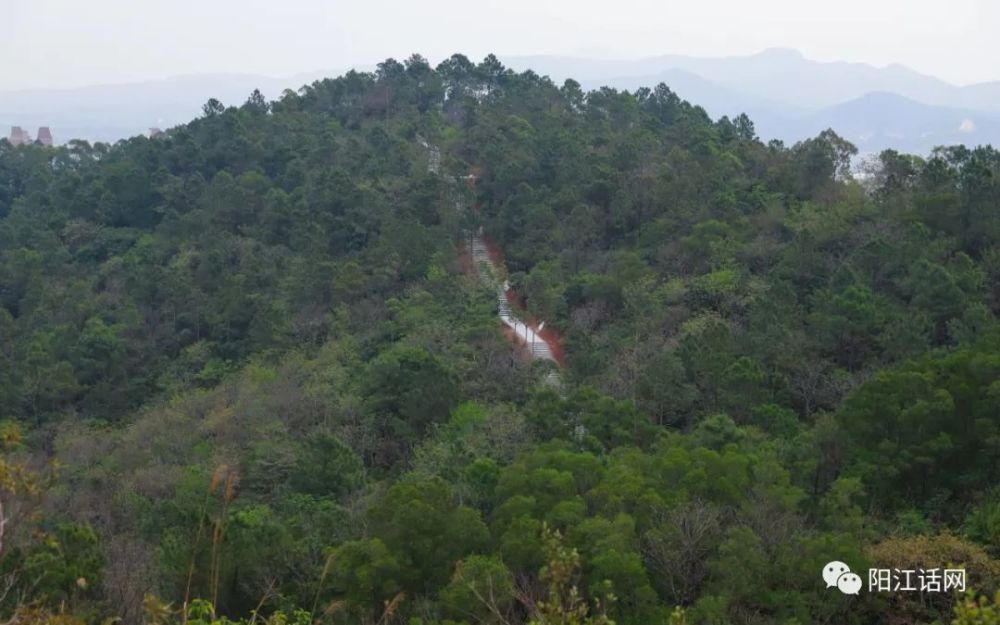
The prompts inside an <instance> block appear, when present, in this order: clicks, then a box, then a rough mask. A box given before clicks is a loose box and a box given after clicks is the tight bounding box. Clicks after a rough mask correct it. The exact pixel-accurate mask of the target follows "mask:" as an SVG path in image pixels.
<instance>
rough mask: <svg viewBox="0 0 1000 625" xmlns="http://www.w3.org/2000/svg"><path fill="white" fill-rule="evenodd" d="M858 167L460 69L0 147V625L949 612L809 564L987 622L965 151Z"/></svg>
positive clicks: (395, 66)
mask: <svg viewBox="0 0 1000 625" xmlns="http://www.w3.org/2000/svg"><path fill="white" fill-rule="evenodd" d="M423 141H426V142H428V143H429V144H431V145H433V146H435V147H437V148H439V149H440V151H441V155H442V163H441V171H440V173H433V172H431V171H429V170H428V151H427V149H425V148H424V147H423V146H422V143H423ZM855 152H856V150H855V149H854V147H853V146H852V145H850V144H849V143H848V142H846V141H844V140H842V139H841V138H839V137H838V136H836V135H835V134H834V133H832V132H830V131H827V132H824V133H822V134H820V135H819V136H817V137H816V138H814V139H810V140H808V141H804V142H802V143H799V144H796V145H794V146H790V147H787V146H784V145H781V144H780V143H770V144H764V143H762V142H761V141H759V140H758V139H757V138H756V135H755V133H754V127H753V123H752V121H751V120H750V119H749V118H747V117H746V116H740V117H738V118H736V119H732V120H730V119H727V118H722V119H721V120H718V121H713V120H712V119H710V118H709V117H708V116H707V115H706V114H705V112H704V111H703V110H702V109H701V108H699V107H697V106H695V105H693V104H689V103H687V102H684V101H682V100H680V99H679V98H678V97H677V96H676V95H675V94H674V93H673V92H671V91H670V89H669V88H668V87H666V86H664V85H660V86H658V87H656V88H655V89H651V90H650V89H640V90H638V91H636V92H634V93H630V92H617V91H614V90H609V89H605V90H601V91H593V92H589V93H585V92H583V91H582V90H581V89H580V87H579V85H578V84H577V83H575V82H573V81H567V82H566V83H565V84H563V85H561V86H558V85H555V84H553V83H552V82H551V81H549V80H548V79H546V78H543V77H540V76H538V75H536V74H534V73H531V72H525V73H515V72H512V71H510V70H508V69H505V68H504V67H503V66H502V65H501V64H500V63H499V62H498V61H497V60H496V59H495V58H494V57H492V56H490V57H487V58H486V59H485V60H484V61H482V62H481V63H479V64H473V63H471V62H470V61H468V60H467V59H466V58H465V57H462V56H460V55H456V56H454V57H452V58H451V59H449V60H447V61H445V62H443V63H442V64H441V65H439V66H438V67H437V68H431V67H430V66H429V65H428V64H427V62H426V61H425V60H423V59H422V58H421V57H419V56H413V57H411V58H410V59H409V60H407V61H406V62H405V63H398V62H396V61H393V60H388V61H386V62H384V63H382V64H380V65H379V67H378V70H377V71H376V72H375V73H373V74H359V73H349V74H347V75H345V76H342V77H340V78H337V79H328V80H323V81H319V82H316V83H314V84H313V85H312V86H310V87H307V88H304V89H302V90H301V91H300V92H298V93H293V92H286V93H285V94H284V95H283V96H282V97H281V98H280V99H278V100H276V101H274V102H268V101H266V100H265V99H264V98H263V97H261V96H260V94H259V93H254V94H252V95H251V96H250V98H249V99H248V100H247V101H246V102H245V103H243V104H241V105H239V106H231V107H227V106H224V105H223V104H221V103H219V102H217V101H215V100H211V101H209V102H208V103H207V104H206V105H205V108H204V114H203V116H201V117H200V118H198V119H195V120H193V121H191V122H190V123H188V124H186V125H183V126H179V127H177V128H174V129H172V130H170V131H169V132H168V133H166V135H165V136H162V137H158V138H155V139H147V138H143V137H137V138H134V139H130V140H128V141H122V142H119V143H117V144H115V145H114V146H109V145H105V144H96V145H89V144H86V143H82V142H75V143H72V144H70V145H68V146H65V147H60V148H43V147H40V146H26V147H19V148H13V147H11V146H10V145H9V144H8V143H6V142H0V418H2V419H3V428H2V429H3V436H2V442H3V456H2V460H0V503H2V508H0V538H2V542H0V618H2V619H13V620H12V622H13V623H52V624H62V625H67V624H76V623H101V622H111V621H109V620H106V619H110V618H112V617H120V618H121V622H122V623H127V624H132V623H151V624H156V625H167V624H173V623H190V624H192V625H195V624H206V623H221V622H228V621H226V620H225V619H231V620H233V621H239V620H241V619H247V622H254V623H262V622H264V620H265V619H267V620H268V622H270V623H274V624H278V623H296V624H298V625H305V624H306V623H328V624H366V625H367V624H376V623H378V624H389V623H406V624H408V625H456V624H463V625H476V624H490V625H520V624H526V623H531V624H533V625H543V624H544V625H549V624H556V623H560V624H562V623H567V624H568V623H573V624H580V625H582V624H584V623H592V624H608V623H612V622H613V623H615V624H617V625H655V624H666V623H673V624H679V623H684V622H686V623H692V624H693V623H711V624H725V623H732V624H734V625H735V624H770V623H775V624H779V623H780V624H790V623H799V624H806V623H837V624H850V623H900V624H904V623H906V624H908V623H930V622H932V621H934V620H935V619H941V620H942V621H949V620H950V619H951V614H952V609H953V604H955V601H956V597H955V596H954V595H952V594H950V593H923V594H921V593H905V592H901V593H882V594H877V593H868V592H867V589H865V590H863V591H862V593H861V595H860V596H857V597H850V596H845V595H843V594H841V593H840V592H838V591H837V590H836V589H828V588H826V584H825V583H824V582H823V579H822V577H821V575H820V572H821V570H822V568H823V565H824V564H826V563H827V562H828V561H831V560H841V561H844V562H847V563H849V564H850V566H851V567H852V570H855V571H861V572H862V573H861V574H862V577H863V579H864V580H865V583H866V585H867V576H866V575H865V569H867V568H868V567H869V566H879V567H888V568H892V567H898V568H912V569H915V568H918V567H925V568H934V567H940V568H944V567H946V566H948V567H952V566H958V567H965V568H966V569H967V570H968V584H969V586H970V588H974V589H976V590H978V591H981V592H985V593H993V592H995V591H996V590H997V586H998V581H1000V486H998V485H1000V324H998V321H997V314H998V312H1000V152H997V151H996V150H994V149H992V148H988V147H984V148H977V149H975V150H969V149H966V148H961V147H958V148H941V149H939V150H937V151H936V152H935V153H934V154H933V156H931V157H930V158H928V159H919V158H916V157H910V156H906V155H903V154H899V153H895V152H891V151H889V152H885V153H883V154H882V155H881V156H880V157H879V158H878V159H877V160H875V161H873V162H871V163H869V165H868V167H867V171H866V175H865V176H864V177H863V179H861V180H855V179H854V178H853V177H852V175H851V171H850V162H851V157H852V156H853V155H854V153H855ZM470 172H472V173H474V175H475V176H476V178H475V184H474V185H467V184H465V182H456V178H457V177H462V176H466V175H467V174H469V173H470ZM479 227H482V228H483V231H484V232H485V234H486V235H487V236H488V237H489V238H490V239H491V240H492V241H493V242H494V243H495V244H496V245H497V246H498V247H499V248H500V249H501V250H502V251H503V254H504V257H505V262H506V267H507V269H508V271H509V273H510V275H509V280H510V282H511V285H512V286H513V288H514V289H515V290H516V292H517V293H518V294H519V295H520V296H521V297H522V298H523V299H524V302H525V305H526V307H527V310H526V313H525V314H527V315H530V316H531V317H533V318H535V319H538V320H544V321H545V323H546V325H547V326H548V327H550V328H554V329H555V330H557V331H558V333H559V334H561V335H562V336H563V337H564V345H563V347H564V350H565V359H566V368H565V369H564V371H563V373H562V384H561V388H553V387H552V385H551V384H546V383H545V382H544V379H545V376H544V375H543V374H544V371H546V369H544V368H543V367H542V365H540V364H539V363H532V362H531V361H530V359H528V358H526V357H525V354H524V353H523V350H520V349H519V348H518V347H516V346H512V345H510V344H509V343H508V342H507V341H506V340H505V338H504V334H503V333H502V331H501V328H500V325H499V323H498V321H497V317H496V312H495V309H494V307H495V293H493V292H491V291H490V289H489V288H487V287H485V286H484V285H483V284H482V283H481V282H480V281H477V280H475V279H472V278H470V277H469V276H468V275H467V273H468V272H467V271H463V267H464V266H465V265H467V262H468V261H467V258H466V257H467V255H468V251H467V250H466V249H465V245H466V243H467V241H468V238H467V235H468V233H469V232H471V231H475V230H478V228H479ZM958 609H959V611H960V614H961V615H964V616H963V617H962V618H969V619H972V618H976V616H975V615H976V614H978V613H979V612H978V611H979V610H980V608H979V607H977V606H976V605H975V604H972V603H969V604H965V603H960V604H959V605H958ZM983 610H987V608H983ZM984 613H985V612H984ZM970 615H971V616H970ZM969 622H973V621H971V620H970V621H969ZM975 622H980V621H975ZM982 622H986V621H982Z"/></svg>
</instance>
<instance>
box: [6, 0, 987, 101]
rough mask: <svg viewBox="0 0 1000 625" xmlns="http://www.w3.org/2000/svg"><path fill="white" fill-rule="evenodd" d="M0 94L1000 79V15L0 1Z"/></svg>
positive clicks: (611, 6)
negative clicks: (591, 72) (459, 67)
mask: <svg viewBox="0 0 1000 625" xmlns="http://www.w3.org/2000/svg"><path fill="white" fill-rule="evenodd" d="M0 15H2V16H3V21H4V28H3V31H0V90H7V89H20V88H29V87H55V86H77V85H84V84H95V83H108V82H123V81H131V80H142V79H151V78H162V77H165V76H171V75H176V74H186V73H197V72H246V73H257V74H265V75H273V76H288V75H292V74H295V73H299V72H309V71H314V70H321V69H327V68H330V69H334V68H342V67H345V66H350V65H353V64H369V63H374V62H377V61H380V60H383V59H385V58H386V57H389V56H393V57H395V58H398V59H402V58H405V57H406V56H409V54H410V53H412V52H420V53H422V54H424V55H425V56H427V57H429V58H430V59H431V61H432V62H437V61H439V60H440V59H442V58H444V57H446V56H448V55H450V54H451V53H453V52H462V53H464V54H466V55H468V56H469V57H470V58H473V59H474V60H478V59H481V58H482V57H483V56H484V55H485V54H487V53H488V52H496V53H497V54H499V55H504V54H506V55H514V54H574V55H580V56H594V57H604V58H638V57H642V56H652V55H658V54H688V55H694V56H727V55H739V54H752V53H755V52H758V51H760V50H762V49H764V48H768V47H789V48H796V49H798V50H801V51H802V52H803V53H804V54H805V55H806V56H807V57H808V58H812V59H817V60H823V61H835V60H845V61H859V62H867V63H872V64H875V65H886V64H889V63H902V64H904V65H907V66H909V67H911V68H913V69H916V70H918V71H922V72H925V73H928V74H932V75H935V76H938V77H941V78H944V79H945V80H948V81H951V82H954V83H957V84H967V83H970V82H979V81H986V80H997V79H1000V0H947V1H944V0H681V1H679V2H675V1H670V0H659V1H655V0H614V1H610V2H609V1H603V2H595V1H591V0H503V1H500V0H471V1H470V0H396V1H389V0H365V1H352V2H344V1H342V0H0Z"/></svg>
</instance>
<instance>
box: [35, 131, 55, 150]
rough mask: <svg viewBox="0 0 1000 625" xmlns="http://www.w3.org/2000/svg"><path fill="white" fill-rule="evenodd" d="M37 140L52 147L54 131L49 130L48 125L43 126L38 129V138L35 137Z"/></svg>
mask: <svg viewBox="0 0 1000 625" xmlns="http://www.w3.org/2000/svg"><path fill="white" fill-rule="evenodd" d="M35 142H36V143H40V144H42V145H45V146H48V147H52V131H51V130H49V127H48V126H42V127H41V128H39V129H38V138H37V139H35Z"/></svg>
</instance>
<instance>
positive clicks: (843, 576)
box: [823, 560, 861, 595]
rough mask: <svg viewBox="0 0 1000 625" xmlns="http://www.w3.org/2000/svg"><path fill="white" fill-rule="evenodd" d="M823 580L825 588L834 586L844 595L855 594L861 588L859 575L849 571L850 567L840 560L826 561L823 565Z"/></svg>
mask: <svg viewBox="0 0 1000 625" xmlns="http://www.w3.org/2000/svg"><path fill="white" fill-rule="evenodd" d="M823 581H824V582H826V587H827V588H834V587H836V588H837V589H838V590H840V592H842V593H844V594H845V595H856V594H858V591H860V590H861V577H860V576H858V575H856V574H854V573H851V567H849V566H847V565H846V564H844V563H843V562H841V561H840V560H834V561H832V562H827V563H826V566H824V567H823Z"/></svg>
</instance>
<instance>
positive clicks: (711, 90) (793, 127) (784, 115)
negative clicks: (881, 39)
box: [503, 48, 1000, 154]
mask: <svg viewBox="0 0 1000 625" xmlns="http://www.w3.org/2000/svg"><path fill="white" fill-rule="evenodd" d="M503 61H504V62H505V63H507V64H508V65H509V66H511V67H513V68H515V69H518V70H525V69H532V70H533V71H535V72H536V73H539V74H543V75H547V76H549V77H550V78H552V79H553V80H554V81H557V82H562V81H563V80H565V79H566V78H573V79H575V80H577V81H578V82H580V84H581V85H582V86H583V87H584V88H589V89H593V88H597V87H601V86H610V87H615V88H618V89H629V90H634V89H636V88H638V87H643V86H646V87H652V86H654V85H656V84H658V83H661V82H663V83H665V84H666V85H667V86H669V87H670V88H671V89H673V90H674V91H675V92H676V93H677V94H678V95H680V96H681V97H682V98H684V99H685V100H688V101H690V102H691V103H693V104H697V105H699V106H701V107H702V108H704V109H705V111H706V112H708V113H709V115H711V116H712V117H714V118H718V117H721V116H722V115H729V116H730V117H732V116H734V115H738V114H739V113H747V114H748V115H749V116H750V117H751V118H752V119H753V120H754V123H755V125H756V127H757V131H758V133H759V134H760V135H761V137H762V138H764V139H781V140H783V141H786V142H794V141H799V140H801V139H804V138H807V137H810V136H814V135H816V134H817V133H818V132H820V131H822V130H824V129H826V128H833V129H834V130H835V131H837V132H838V133H839V134H840V135H842V136H844V137H845V138H847V139H849V140H850V141H852V142H853V143H855V144H856V145H857V146H858V148H859V150H861V151H862V152H863V153H872V152H878V151H881V150H883V149H885V148H890V147H891V148H894V149H898V150H902V151H908V152H914V153H918V154H926V153H928V152H929V151H930V150H931V149H933V148H934V147H935V146H938V145H948V144H956V143H963V144H965V145H969V146H974V145H980V144H993V145H1000V81H994V82H988V83H981V84H977V85H970V86H964V87H962V86H956V85H952V84H949V83H947V82H945V81H943V80H940V79H938V78H934V77H932V76H927V75H925V74H921V73H919V72H915V71H913V70H911V69H909V68H906V67H904V66H902V65H890V66H888V67H884V68H879V67H874V66H871V65H865V64H862V63H843V62H836V63H824V62H819V61H812V60H809V59H806V58H805V57H803V56H802V55H801V54H800V53H799V52H797V51H795V50H786V49H781V48H774V49H769V50H765V51H763V52H761V53H759V54H755V55H752V56H744V57H724V58H696V57H687V56H675V55H670V56H658V57H651V58H647V59H640V60H635V61H609V60H594V59H583V58H574V57H560V56H523V57H507V58H504V59H503Z"/></svg>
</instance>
